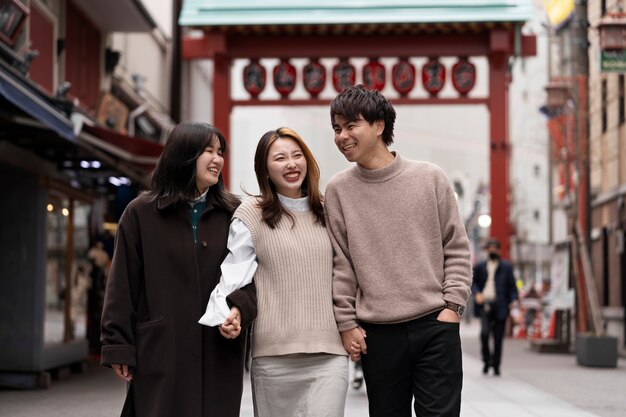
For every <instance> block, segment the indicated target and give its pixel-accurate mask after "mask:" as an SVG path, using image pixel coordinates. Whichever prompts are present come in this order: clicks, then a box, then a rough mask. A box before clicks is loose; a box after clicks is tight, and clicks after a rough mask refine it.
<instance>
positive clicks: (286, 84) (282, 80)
mask: <svg viewBox="0 0 626 417" xmlns="http://www.w3.org/2000/svg"><path fill="white" fill-rule="evenodd" d="M274 88H276V91H278V92H279V93H280V95H281V96H282V97H283V98H287V96H288V95H289V93H291V92H292V91H293V89H294V88H296V67H294V66H293V65H291V64H290V63H289V61H288V60H286V59H283V60H281V62H280V64H278V65H276V66H275V67H274Z"/></svg>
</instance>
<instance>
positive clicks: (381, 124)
mask: <svg viewBox="0 0 626 417" xmlns="http://www.w3.org/2000/svg"><path fill="white" fill-rule="evenodd" d="M374 124H375V125H376V135H378V136H382V135H383V132H384V131H385V121H384V120H382V119H381V120H376V121H375V122H374Z"/></svg>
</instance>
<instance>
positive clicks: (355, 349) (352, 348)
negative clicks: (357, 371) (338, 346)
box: [341, 327, 367, 362]
mask: <svg viewBox="0 0 626 417" xmlns="http://www.w3.org/2000/svg"><path fill="white" fill-rule="evenodd" d="M366 337H367V335H366V333H365V329H363V328H362V327H355V328H354V329H351V330H346V331H345V332H341V341H342V342H343V348H344V349H345V350H346V352H347V353H348V355H350V359H352V361H353V362H356V361H358V360H359V359H361V354H367V343H366V342H365V338H366Z"/></svg>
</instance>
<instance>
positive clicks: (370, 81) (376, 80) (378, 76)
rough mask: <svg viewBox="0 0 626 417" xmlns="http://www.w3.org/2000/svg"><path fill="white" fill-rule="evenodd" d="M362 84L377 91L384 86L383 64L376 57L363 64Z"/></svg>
mask: <svg viewBox="0 0 626 417" xmlns="http://www.w3.org/2000/svg"><path fill="white" fill-rule="evenodd" d="M363 85H364V86H365V87H367V88H369V89H372V90H378V91H380V90H382V89H383V88H384V87H385V66H384V65H383V64H381V63H380V62H378V60H377V59H376V58H373V59H371V60H370V62H368V63H367V64H365V65H364V66H363Z"/></svg>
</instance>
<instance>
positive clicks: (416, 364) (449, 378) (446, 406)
mask: <svg viewBox="0 0 626 417" xmlns="http://www.w3.org/2000/svg"><path fill="white" fill-rule="evenodd" d="M438 314H439V312H436V313H432V314H429V315H428V316H425V317H422V318H419V319H416V320H412V321H409V322H405V323H398V324H371V323H361V325H362V327H363V328H364V329H365V331H366V332H367V338H366V342H367V354H366V355H362V356H361V358H362V359H361V362H362V364H363V375H364V377H365V385H366V387H367V397H368V401H369V415H370V416H372V417H379V416H394V417H396V416H397V417H411V402H412V400H413V399H415V403H414V407H415V414H416V415H417V416H418V417H431V416H433V417H434V416H439V417H458V416H459V414H460V412H461V388H462V386H463V366H462V358H461V338H460V336H459V324H458V323H444V322H440V321H438V320H437V315H438Z"/></svg>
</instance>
